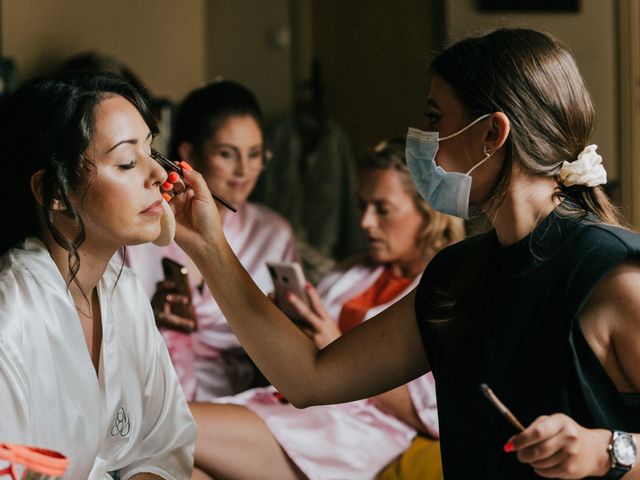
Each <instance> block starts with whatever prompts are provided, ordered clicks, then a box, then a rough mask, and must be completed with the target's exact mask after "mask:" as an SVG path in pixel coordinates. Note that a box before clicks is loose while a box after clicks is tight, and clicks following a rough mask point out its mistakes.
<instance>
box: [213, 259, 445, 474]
mask: <svg viewBox="0 0 640 480" xmlns="http://www.w3.org/2000/svg"><path fill="white" fill-rule="evenodd" d="M382 272H383V267H368V266H365V265H355V266H353V267H351V268H349V269H347V270H336V271H333V272H332V273H329V274H328V275H327V276H326V277H325V278H324V279H323V280H322V281H321V282H320V284H319V285H318V293H319V295H320V298H321V299H322V301H323V304H324V305H325V307H326V308H327V310H328V312H329V314H330V316H331V317H332V318H334V319H337V318H338V317H339V315H340V311H341V309H342V305H343V304H344V303H346V302H347V301H348V300H350V299H352V298H354V297H356V296H357V295H359V294H361V293H363V292H365V291H366V290H367V289H369V288H370V287H371V286H372V285H373V284H374V283H375V281H376V280H377V279H378V277H379V276H380V275H381V274H382ZM418 281H419V278H416V279H415V280H414V281H413V282H412V284H411V285H409V286H408V287H407V288H406V289H405V290H404V291H403V292H402V293H401V294H400V295H398V296H397V297H396V298H394V299H393V300H392V301H390V302H388V303H386V304H384V305H380V306H378V307H375V308H372V309H371V310H369V311H368V312H367V313H366V315H365V320H366V319H368V318H371V317H372V316H374V315H376V314H377V313H379V312H381V311H382V310H384V309H385V308H387V307H389V306H390V305H391V304H393V303H395V302H397V301H398V300H399V299H400V298H402V297H404V296H405V295H406V294H407V293H409V292H410V291H411V290H412V289H413V288H415V286H416V285H417V284H418ZM336 321H337V320H336ZM380 353H381V355H383V354H384V352H380ZM346 368H348V366H347V367H346ZM407 386H408V389H409V394H410V395H411V400H412V402H413V405H414V407H415V409H416V412H417V414H418V416H419V417H420V419H421V420H422V423H423V424H424V425H425V427H426V428H427V430H428V432H429V433H431V434H432V435H433V436H435V437H438V416H437V409H436V392H435V381H434V378H433V375H432V374H431V373H428V374H426V375H423V376H421V377H418V378H417V379H415V380H413V381H412V382H410V383H408V384H407ZM275 391H276V390H275V389H274V388H273V387H267V388H256V389H253V390H249V391H247V392H243V393H240V394H238V395H235V396H232V397H225V398H220V399H217V400H215V401H216V402H220V403H233V404H239V405H244V406H246V407H247V408H249V409H250V410H252V411H253V412H254V413H256V414H257V415H258V416H259V417H260V418H262V420H263V421H264V422H265V424H266V425H267V427H268V428H269V430H270V431H271V433H272V434H273V436H274V437H275V438H276V440H277V442H278V443H279V444H280V446H281V447H282V448H283V449H284V451H285V452H286V453H287V455H288V456H289V457H290V458H291V460H292V461H293V462H294V463H295V464H296V465H297V466H298V467H299V468H300V469H301V470H302V471H303V472H304V473H305V475H307V477H309V479H311V480H338V479H340V480H343V479H349V480H364V479H372V478H374V477H375V476H376V474H377V473H378V472H379V471H380V470H381V469H382V468H383V467H385V466H386V465H387V464H388V463H389V462H391V461H392V460H393V459H394V458H395V457H397V456H398V455H399V454H400V453H402V452H403V451H404V450H406V449H407V448H408V447H409V445H410V444H411V441H412V440H413V438H414V437H415V436H416V431H415V429H414V428H412V427H410V426H408V425H407V424H406V423H404V422H402V421H400V420H398V419H397V418H396V417H394V416H391V415H387V414H385V413H383V412H382V411H381V410H379V409H378V408H377V407H376V406H375V405H374V404H373V403H372V402H371V401H370V400H367V399H365V400H359V401H355V402H349V403H342V404H339V405H321V406H317V407H308V408H305V409H302V410H301V409H297V408H295V407H293V406H292V405H290V404H288V403H282V402H281V401H280V400H279V399H278V397H277V396H275V395H274V393H275Z"/></svg>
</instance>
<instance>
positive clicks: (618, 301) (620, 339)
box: [580, 259, 640, 392]
mask: <svg viewBox="0 0 640 480" xmlns="http://www.w3.org/2000/svg"><path fill="white" fill-rule="evenodd" d="M580 325H581V327H582V330H583V332H584V335H585V338H586V340H587V341H588V342H589V345H590V346H591V348H592V349H593V351H594V353H595V354H596V356H597V357H598V358H599V360H600V362H601V363H602V364H603V366H604V367H605V370H606V371H607V373H608V374H609V376H610V377H611V379H612V380H613V381H614V383H615V384H616V386H617V387H618V389H619V390H620V391H629V390H630V391H636V392H640V371H639V369H638V368H637V365H639V364H640V260H637V259H627V260H625V261H624V262H622V263H621V264H619V265H618V266H616V267H615V268H614V269H613V270H611V272H609V273H608V274H607V275H606V276H605V277H604V278H603V279H602V281H601V282H600V283H599V284H598V285H597V286H596V288H595V289H594V291H593V292H592V293H591V295H590V297H589V300H588V301H587V303H586V305H585V307H584V309H583V311H582V312H581V314H580Z"/></svg>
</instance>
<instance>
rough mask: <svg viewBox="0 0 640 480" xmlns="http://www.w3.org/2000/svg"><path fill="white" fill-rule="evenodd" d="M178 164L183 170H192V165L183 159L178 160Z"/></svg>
mask: <svg viewBox="0 0 640 480" xmlns="http://www.w3.org/2000/svg"><path fill="white" fill-rule="evenodd" d="M180 166H181V167H182V169H183V170H186V171H187V172H189V171H191V170H193V167H192V166H191V165H189V164H188V163H187V162H185V161H182V162H180Z"/></svg>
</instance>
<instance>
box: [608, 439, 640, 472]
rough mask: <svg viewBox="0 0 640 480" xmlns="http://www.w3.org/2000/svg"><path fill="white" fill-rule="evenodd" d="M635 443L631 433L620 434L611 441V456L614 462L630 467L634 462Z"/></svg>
mask: <svg viewBox="0 0 640 480" xmlns="http://www.w3.org/2000/svg"><path fill="white" fill-rule="evenodd" d="M636 455H637V451H636V444H635V442H634V441H633V437H632V436H631V435H620V436H618V438H616V439H615V440H614V441H613V456H614V458H615V459H616V462H617V463H619V464H621V465H624V466H625V467H630V466H631V465H633V464H634V463H636Z"/></svg>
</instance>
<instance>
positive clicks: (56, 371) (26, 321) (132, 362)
mask: <svg viewBox="0 0 640 480" xmlns="http://www.w3.org/2000/svg"><path fill="white" fill-rule="evenodd" d="M119 273H120V265H118V264H116V263H115V262H112V263H111V264H110V265H109V266H108V267H107V271H106V272H105V274H104V276H103V278H102V280H101V281H100V283H99V285H98V297H99V299H100V308H101V314H102V336H103V338H102V347H101V351H100V364H99V374H98V375H96V371H95V369H94V367H93V363H92V361H91V358H90V357H89V351H88V349H87V345H86V342H85V338H84V333H83V330H82V327H81V325H80V321H79V318H78V314H77V312H76V309H75V305H74V303H73V300H72V298H71V295H70V294H69V292H68V290H67V288H66V285H65V280H64V279H63V277H62V275H61V273H60V271H59V270H58V268H57V267H56V265H55V263H54V262H53V260H52V259H51V257H50V255H49V253H48V250H47V249H46V247H45V246H44V244H43V243H42V242H40V241H39V240H37V239H35V238H29V239H27V240H26V241H25V242H24V244H23V245H21V246H18V247H17V248H14V249H12V250H10V251H9V252H7V253H6V254H5V255H3V256H2V257H0V442H11V443H18V444H28V445H35V446H38V447H42V448H47V449H52V450H56V451H59V452H60V453H62V454H64V455H66V456H67V457H69V459H70V465H69V468H68V469H67V473H66V476H65V478H68V479H74V480H78V479H91V480H94V479H95V480H98V479H106V478H108V479H110V478H111V477H110V476H109V475H108V472H114V471H115V472H118V474H119V475H120V479H122V480H125V479H128V478H130V477H131V476H132V475H135V474H136V473H140V472H150V473H155V474H157V475H159V476H161V477H163V478H166V479H179V480H182V479H186V478H189V476H190V471H191V468H192V465H193V451H194V444H195V425H194V423H193V419H192V418H191V414H190V413H189V410H188V408H187V404H186V402H185V400H184V396H183V395H182V391H181V389H180V386H179V384H178V381H177V378H176V375H175V372H174V370H173V368H172V366H171V363H170V359H169V355H168V354H167V350H166V347H165V344H164V342H163V341H162V337H161V336H160V334H159V333H158V330H157V328H156V326H155V322H154V319H153V314H152V311H151V307H150V305H149V299H148V298H147V296H146V294H145V292H144V291H143V290H142V288H141V286H140V285H139V283H138V281H137V280H136V278H135V275H134V274H133V273H132V272H131V271H130V270H129V269H128V268H126V267H125V268H124V270H123V271H122V273H121V274H120V277H119V278H117V277H118V274H119Z"/></svg>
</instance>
